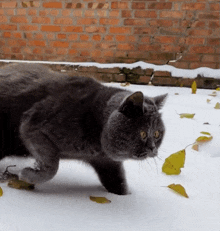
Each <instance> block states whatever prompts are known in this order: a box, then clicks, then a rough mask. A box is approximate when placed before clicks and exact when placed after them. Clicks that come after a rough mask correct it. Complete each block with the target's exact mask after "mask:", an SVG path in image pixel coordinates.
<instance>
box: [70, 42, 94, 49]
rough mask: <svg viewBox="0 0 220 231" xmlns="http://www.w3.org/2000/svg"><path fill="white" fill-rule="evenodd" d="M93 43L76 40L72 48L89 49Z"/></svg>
mask: <svg viewBox="0 0 220 231" xmlns="http://www.w3.org/2000/svg"><path fill="white" fill-rule="evenodd" d="M92 46H93V43H90V42H75V43H73V44H72V46H71V48H77V49H79V48H82V49H88V48H92Z"/></svg>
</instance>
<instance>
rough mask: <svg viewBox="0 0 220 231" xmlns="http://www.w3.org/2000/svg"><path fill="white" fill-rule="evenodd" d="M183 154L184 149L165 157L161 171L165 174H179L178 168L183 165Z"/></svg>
mask: <svg viewBox="0 0 220 231" xmlns="http://www.w3.org/2000/svg"><path fill="white" fill-rule="evenodd" d="M185 155H186V154H185V149H183V150H181V151H179V152H175V153H173V154H171V155H170V156H169V157H167V158H166V159H165V162H164V164H163V166H162V172H164V173H166V174H167V175H179V174H180V172H181V170H180V168H183V167H184V163H185Z"/></svg>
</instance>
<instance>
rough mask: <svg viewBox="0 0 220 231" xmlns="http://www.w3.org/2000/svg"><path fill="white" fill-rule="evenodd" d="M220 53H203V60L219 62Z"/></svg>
mask: <svg viewBox="0 0 220 231" xmlns="http://www.w3.org/2000/svg"><path fill="white" fill-rule="evenodd" d="M219 60H220V59H219V55H203V56H202V62H211V63H215V62H219Z"/></svg>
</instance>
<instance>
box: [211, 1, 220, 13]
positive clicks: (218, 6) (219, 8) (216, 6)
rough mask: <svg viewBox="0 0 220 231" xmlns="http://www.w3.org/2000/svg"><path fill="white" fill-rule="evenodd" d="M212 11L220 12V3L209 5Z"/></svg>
mask: <svg viewBox="0 0 220 231" xmlns="http://www.w3.org/2000/svg"><path fill="white" fill-rule="evenodd" d="M209 8H210V10H213V11H220V3H209Z"/></svg>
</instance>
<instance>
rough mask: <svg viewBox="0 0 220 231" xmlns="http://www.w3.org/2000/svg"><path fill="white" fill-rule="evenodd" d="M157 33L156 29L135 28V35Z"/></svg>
mask: <svg viewBox="0 0 220 231" xmlns="http://www.w3.org/2000/svg"><path fill="white" fill-rule="evenodd" d="M155 31H156V28H155V27H135V28H134V34H148V35H149V34H151V35H152V34H154V33H155Z"/></svg>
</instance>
